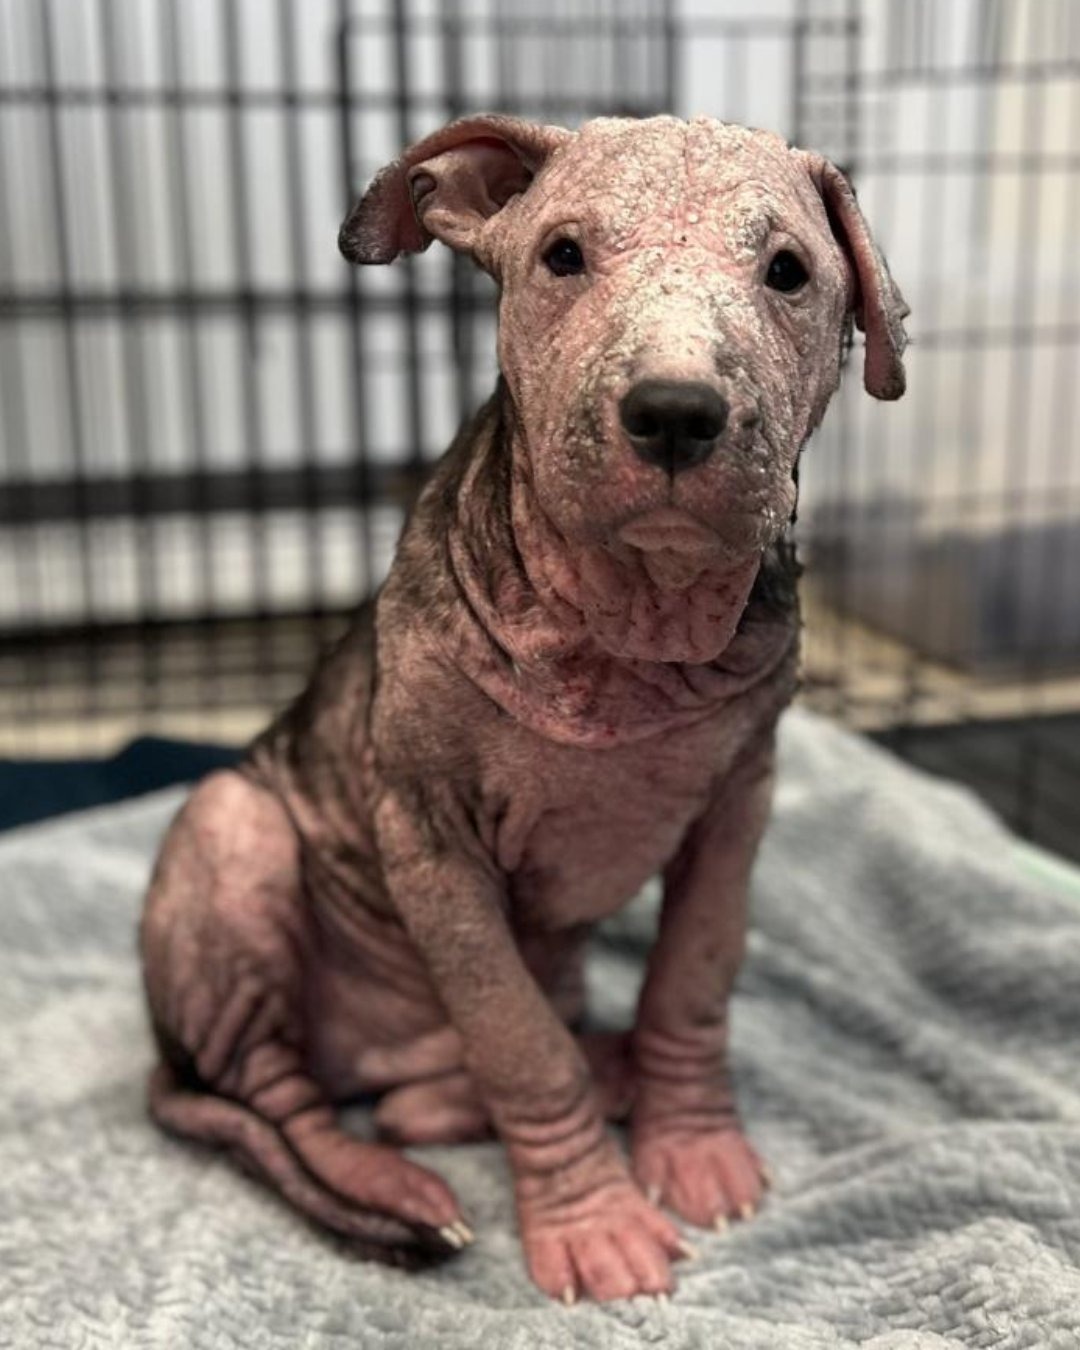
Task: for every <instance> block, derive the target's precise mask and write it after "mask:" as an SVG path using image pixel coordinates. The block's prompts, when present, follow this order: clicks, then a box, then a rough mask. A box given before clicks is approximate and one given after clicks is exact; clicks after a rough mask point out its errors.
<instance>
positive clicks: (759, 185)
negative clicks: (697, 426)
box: [480, 117, 851, 554]
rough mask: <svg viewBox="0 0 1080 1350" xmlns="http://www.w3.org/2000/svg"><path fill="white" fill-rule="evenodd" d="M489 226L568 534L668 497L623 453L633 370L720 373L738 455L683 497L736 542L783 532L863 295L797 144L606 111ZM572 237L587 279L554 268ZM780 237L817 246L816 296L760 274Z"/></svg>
mask: <svg viewBox="0 0 1080 1350" xmlns="http://www.w3.org/2000/svg"><path fill="white" fill-rule="evenodd" d="M486 235H487V237H486V238H485V240H484V243H483V245H482V248H481V250H480V253H481V257H482V260H483V261H484V262H485V264H486V265H487V266H489V267H490V268H491V270H492V271H493V272H495V273H496V275H498V276H499V277H500V279H501V281H502V304H501V313H500V340H499V352H500V363H501V366H502V369H503V372H504V374H505V376H506V379H507V382H508V385H509V388H510V390H511V392H512V395H513V398H514V401H515V403H516V405H517V407H518V409H519V412H520V417H521V423H522V426H523V428H524V434H525V436H526V438H527V440H528V442H529V445H530V448H531V451H532V453H531V455H530V472H531V475H532V478H533V484H534V487H535V490H536V492H537V496H538V499H539V502H540V505H541V506H542V507H543V508H544V510H545V512H546V513H547V514H548V515H549V516H550V517H551V519H552V520H553V521H554V522H555V523H556V524H557V525H558V527H559V528H560V530H562V531H563V532H564V533H566V534H567V535H568V536H569V537H579V538H581V537H586V536H588V535H589V534H590V533H595V532H596V531H606V530H609V529H610V528H611V527H612V526H613V525H615V524H617V523H618V522H619V521H620V520H621V519H624V518H628V517H630V516H633V515H635V514H638V513H640V512H642V511H644V510H648V509H649V508H650V507H653V506H655V505H658V504H661V503H662V501H664V500H667V499H668V496H667V494H668V491H669V486H668V484H667V483H664V482H661V481H660V480H659V479H658V477H657V475H656V474H655V472H654V471H652V470H650V468H649V467H648V466H647V465H643V464H641V463H640V462H639V461H636V460H635V459H634V458H633V457H632V456H629V455H628V454H627V452H626V446H625V443H624V437H623V436H622V434H621V430H620V426H619V417H618V407H619V401H620V399H621V398H622V396H623V395H624V394H625V393H626V391H627V390H628V389H629V388H630V386H631V385H632V383H633V382H634V381H635V380H640V379H643V378H650V377H659V378H678V379H697V380H704V381H707V382H709V383H711V384H712V385H714V387H716V388H717V389H718V390H719V392H720V393H721V394H722V395H723V396H724V398H725V399H726V401H727V403H728V405H729V407H730V410H731V414H730V419H729V428H730V429H729V431H728V433H727V436H726V444H725V446H724V448H723V449H724V453H721V454H718V455H716V456H714V457H713V458H712V460H711V461H710V462H709V463H708V464H706V465H704V466H702V467H701V468H700V469H699V470H698V471H696V472H695V473H694V474H693V475H685V476H684V477H683V479H682V481H676V482H675V484H674V485H673V486H672V488H671V493H672V497H671V500H673V502H674V504H676V505H679V506H683V507H685V508H687V509H688V510H690V511H692V512H693V513H694V514H696V515H698V516H699V517H700V518H702V519H704V520H705V521H706V522H707V523H708V524H709V525H711V526H713V527H714V528H716V529H718V530H719V531H720V532H721V533H722V534H725V535H726V537H727V538H728V541H729V543H730V546H731V550H732V553H733V554H735V553H738V554H744V553H745V552H746V550H747V549H748V548H751V547H757V548H761V547H764V546H766V545H767V544H768V543H769V542H771V540H772V539H775V538H776V537H777V536H778V535H779V534H780V532H781V531H782V529H783V528H784V526H785V524H786V523H787V520H788V518H789V517H790V515H791V512H792V510H793V508H794V504H795V503H794V485H793V478H792V470H793V466H794V463H795V459H796V457H797V455H798V453H799V450H800V449H801V447H802V445H803V443H804V442H805V440H806V438H807V436H808V435H809V434H810V431H811V430H812V429H813V427H814V425H815V424H816V422H817V420H818V419H819V418H820V416H821V413H822V411H823V409H824V406H825V404H826V403H827V401H828V398H829V396H830V394H831V393H832V392H833V390H834V389H835V387H836V384H837V382H838V379H839V369H840V347H841V344H840V342H839V340H838V339H837V335H838V334H839V333H841V332H842V330H843V327H844V316H845V314H846V311H847V309H848V307H849V303H850V298H851V297H850V281H849V273H848V268H847V265H846V263H845V261H844V257H843V254H842V252H841V249H840V247H839V245H838V244H837V242H836V241H835V240H834V238H833V237H832V234H831V232H830V229H829V225H828V220H827V218H826V214H825V210H824V207H823V205H822V202H821V199H820V196H819V194H818V193H817V191H816V189H815V187H814V185H813V183H812V181H811V179H810V177H809V175H808V173H807V171H806V167H805V164H804V163H803V162H802V160H801V159H800V158H799V157H798V155H797V153H796V152H793V151H792V150H791V149H790V148H789V147H788V146H787V144H786V143H785V142H784V141H783V140H781V139H780V137H778V136H775V135H773V134H771V133H768V132H753V131H749V130H747V129H746V128H743V127H735V126H729V125H726V124H723V123H718V122H715V121H712V120H711V119H698V120H696V121H693V122H682V121H679V120H678V119H675V118H669V117H658V118H653V119H649V120H647V121H643V122H629V121H625V120H622V119H598V120H596V121H593V122H589V123H587V124H586V125H585V126H584V127H583V128H582V130H581V132H580V133H579V134H578V135H577V136H576V137H574V138H573V139H571V140H568V141H567V142H566V143H565V144H564V145H562V146H561V147H559V148H558V149H557V150H555V152H554V153H553V154H552V155H551V157H550V158H549V160H548V161H547V163H546V164H545V165H544V166H543V167H542V168H541V169H540V171H539V173H538V174H537V176H536V178H535V180H534V181H533V182H532V183H531V184H530V186H529V187H528V190H527V191H526V192H525V193H524V194H523V195H521V196H520V197H518V198H516V199H514V200H513V201H511V202H510V203H509V205H508V206H507V207H506V208H505V209H504V210H503V211H502V212H500V213H499V215H498V217H496V218H494V220H493V221H492V222H491V223H490V225H489V229H488V231H486ZM559 237H567V238H570V239H572V240H574V242H576V243H577V244H578V245H579V247H580V248H581V250H582V253H583V255H584V258H585V263H586V272H585V273H584V274H583V275H582V276H580V277H571V278H566V277H556V276H552V275H551V273H550V272H549V271H548V270H547V269H546V268H545V266H544V263H543V254H544V251H545V249H546V248H547V247H548V246H550V244H551V242H552V241H553V240H554V239H556V238H559ZM780 248H788V249H791V250H792V251H795V252H796V253H797V254H798V255H799V256H800V258H802V259H804V260H805V262H806V265H807V268H808V270H809V271H810V274H811V280H810V282H809V284H808V286H807V288H806V294H804V295H800V296H799V297H787V296H783V297H781V296H779V295H777V294H776V292H774V291H770V290H768V289H767V288H766V287H765V286H764V285H763V275H764V269H765V267H766V266H767V264H768V261H769V258H770V257H771V256H772V255H773V254H775V252H776V251H777V250H778V249H780ZM830 335H832V337H831V340H830ZM823 342H825V344H826V347H827V348H828V350H829V351H830V352H831V353H834V355H830V356H829V357H827V358H826V359H824V360H823V359H822V343H823Z"/></svg>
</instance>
